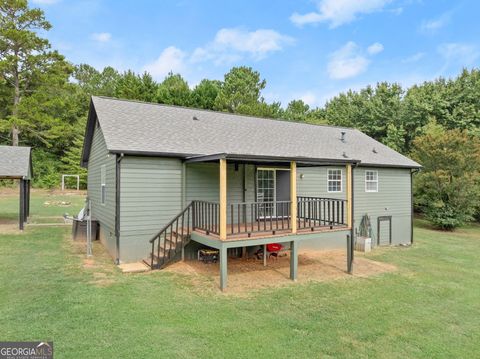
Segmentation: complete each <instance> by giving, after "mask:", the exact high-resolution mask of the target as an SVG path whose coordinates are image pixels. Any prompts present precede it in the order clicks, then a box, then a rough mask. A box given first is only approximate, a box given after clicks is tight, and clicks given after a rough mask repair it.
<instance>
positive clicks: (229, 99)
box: [215, 66, 267, 113]
mask: <svg viewBox="0 0 480 359" xmlns="http://www.w3.org/2000/svg"><path fill="white" fill-rule="evenodd" d="M266 84H267V83H266V81H265V80H260V73H259V72H257V71H254V70H253V69H252V68H251V67H245V66H241V67H233V68H232V69H231V70H230V71H229V72H228V73H227V74H225V78H224V81H223V86H222V88H221V90H220V93H219V94H218V96H217V98H216V100H215V108H216V109H217V110H221V111H228V112H232V113H234V112H238V109H239V108H240V107H242V108H243V111H244V112H245V109H246V108H247V107H248V106H254V105H256V104H257V103H258V102H260V101H261V100H262V99H261V97H260V93H261V91H262V90H263V89H264V88H265V86H266Z"/></svg>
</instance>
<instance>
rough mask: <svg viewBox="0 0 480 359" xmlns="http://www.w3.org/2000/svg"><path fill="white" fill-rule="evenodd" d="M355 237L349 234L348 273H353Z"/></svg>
mask: <svg viewBox="0 0 480 359" xmlns="http://www.w3.org/2000/svg"><path fill="white" fill-rule="evenodd" d="M353 250H354V248H353V237H352V236H351V235H349V234H347V273H348V274H352V273H353Z"/></svg>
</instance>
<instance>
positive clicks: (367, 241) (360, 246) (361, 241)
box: [355, 237, 372, 253]
mask: <svg viewBox="0 0 480 359" xmlns="http://www.w3.org/2000/svg"><path fill="white" fill-rule="evenodd" d="M355 250H356V251H359V252H364V253H367V252H370V251H371V250H372V239H371V238H368V237H357V241H356V242H355Z"/></svg>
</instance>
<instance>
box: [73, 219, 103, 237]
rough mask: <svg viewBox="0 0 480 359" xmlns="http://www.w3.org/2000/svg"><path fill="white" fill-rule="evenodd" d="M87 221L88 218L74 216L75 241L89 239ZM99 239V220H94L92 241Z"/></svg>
mask: <svg viewBox="0 0 480 359" xmlns="http://www.w3.org/2000/svg"><path fill="white" fill-rule="evenodd" d="M87 223H88V221H87V220H86V219H84V220H79V219H76V218H74V219H73V223H72V239H73V240H74V241H87ZM97 239H98V221H94V220H92V241H96V240H97Z"/></svg>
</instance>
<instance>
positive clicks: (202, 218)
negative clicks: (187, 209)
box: [192, 201, 220, 235]
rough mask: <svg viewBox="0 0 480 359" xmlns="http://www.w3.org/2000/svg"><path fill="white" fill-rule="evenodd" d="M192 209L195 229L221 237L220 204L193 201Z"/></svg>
mask: <svg viewBox="0 0 480 359" xmlns="http://www.w3.org/2000/svg"><path fill="white" fill-rule="evenodd" d="M192 208H193V211H192V219H193V222H192V223H193V229H194V230H195V229H200V230H202V231H205V233H206V234H207V235H208V234H210V233H212V234H216V235H219V233H220V228H219V223H220V216H219V213H220V212H219V211H220V204H219V203H217V202H208V201H193V202H192Z"/></svg>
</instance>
